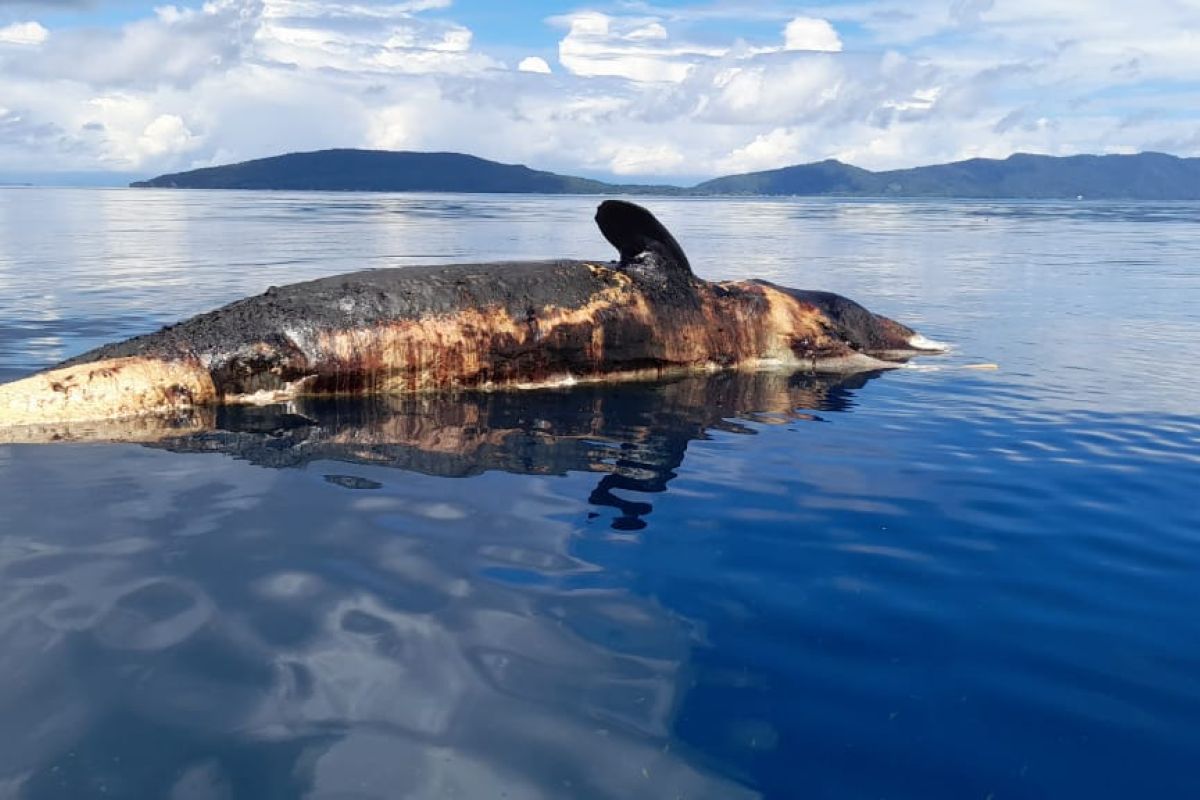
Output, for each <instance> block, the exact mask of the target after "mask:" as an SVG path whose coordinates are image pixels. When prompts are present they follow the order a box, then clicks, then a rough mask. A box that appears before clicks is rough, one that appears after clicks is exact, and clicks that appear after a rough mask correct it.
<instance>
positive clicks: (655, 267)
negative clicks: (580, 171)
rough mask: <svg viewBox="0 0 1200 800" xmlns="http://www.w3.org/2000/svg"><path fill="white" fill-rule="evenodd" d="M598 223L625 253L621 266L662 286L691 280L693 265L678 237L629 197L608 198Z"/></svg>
mask: <svg viewBox="0 0 1200 800" xmlns="http://www.w3.org/2000/svg"><path fill="white" fill-rule="evenodd" d="M596 224H597V225H599V226H600V232H601V233H603V234H604V238H605V239H607V240H608V241H609V243H611V244H612V246H613V247H615V248H617V251H618V252H619V253H620V254H621V269H623V270H625V271H626V272H629V273H631V274H633V275H634V276H635V277H639V278H642V279H644V280H647V281H649V282H651V283H652V284H655V285H658V286H665V285H667V284H671V283H676V282H679V281H690V280H691V278H692V277H693V273H692V267H691V265H690V264H689V263H688V259H687V256H686V255H684V252H683V248H682V247H680V246H679V243H678V242H676V241H675V237H674V236H672V235H671V233H670V232H669V231H668V230H667V229H666V228H664V227H663V224H662V223H661V222H659V221H658V220H657V219H655V218H654V215H653V214H651V213H650V212H649V211H647V210H646V209H644V208H642V207H641V206H639V205H635V204H634V203H630V202H627V201H625V200H605V201H604V202H603V203H601V204H600V207H599V208H598V209H596Z"/></svg>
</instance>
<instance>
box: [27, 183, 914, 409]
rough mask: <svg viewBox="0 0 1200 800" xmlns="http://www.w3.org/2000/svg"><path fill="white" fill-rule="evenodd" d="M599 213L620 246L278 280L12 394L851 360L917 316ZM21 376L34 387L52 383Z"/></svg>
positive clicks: (397, 386) (385, 383) (154, 397)
mask: <svg viewBox="0 0 1200 800" xmlns="http://www.w3.org/2000/svg"><path fill="white" fill-rule="evenodd" d="M596 221H597V223H598V225H599V227H600V230H601V232H602V233H603V235H604V237H605V238H606V239H607V240H608V241H609V242H610V243H611V244H612V245H613V246H614V247H616V248H617V250H618V252H619V253H620V260H619V261H617V262H608V263H602V262H599V261H596V262H588V261H565V260H560V261H536V262H498V263H487V264H458V265H451V266H426V267H408V268H401V269H380V270H367V271H363V272H355V273H350V274H346V275H338V276H333V277H328V278H321V279H319V280H313V281H306V282H303V283H297V284H292V285H289V286H283V287H271V288H270V289H268V290H267V291H266V292H264V293H263V294H261V295H257V296H254V297H249V298H246V299H244V300H239V301H237V302H234V303H231V304H230V305H227V306H225V307H223V308H219V309H217V310H215V311H212V312H209V313H207V314H201V315H199V316H197V317H193V318H192V319H189V320H187V321H185V322H182V323H179V324H177V325H172V326H168V327H166V328H164V329H162V330H160V331H158V332H156V333H152V334H148V335H145V336H138V337H135V338H133V339H130V340H128V341H124V342H120V343H116V344H111V345H106V346H104V347H100V348H98V349H96V350H93V351H91V352H89V353H85V354H83V355H81V356H78V357H75V358H72V359H70V360H69V361H66V362H64V363H62V364H59V365H57V366H56V367H54V368H52V370H50V371H49V372H47V373H43V374H44V375H45V376H46V377H45V380H44V381H43V384H46V385H47V386H48V388H49V390H50V394H51V395H53V394H54V393H58V394H60V395H62V397H58V398H55V397H50V399H49V400H43V399H42V398H39V397H37V396H34V395H32V394H31V395H29V396H30V397H32V400H27V399H25V395H20V394H19V391H26V387H19V391H18V388H17V387H11V386H10V389H9V391H10V395H11V396H12V398H14V399H11V400H10V401H9V405H10V406H11V407H12V408H14V409H16V410H17V412H18V413H20V412H21V409H26V408H29V407H30V406H31V405H35V406H36V405H38V404H43V403H44V404H48V405H47V407H49V405H53V404H57V405H55V407H56V408H60V407H63V408H65V411H66V412H70V410H71V409H70V408H69V407H67V401H66V400H65V399H64V398H68V397H69V396H73V395H72V393H80V395H81V396H86V397H93V398H94V397H97V396H100V390H99V388H96V389H95V390H93V389H90V388H88V387H89V386H91V385H92V383H94V382H96V381H106V382H107V384H106V388H105V390H104V391H105V392H107V394H106V395H105V396H106V397H109V398H111V400H106V401H105V403H109V404H110V405H112V406H114V407H113V409H112V413H111V416H114V417H115V416H119V415H122V414H128V413H133V412H140V410H142V409H146V410H149V408H150V407H158V406H162V405H163V404H167V405H176V404H179V405H182V404H184V403H186V402H201V403H210V402H222V401H228V402H237V401H240V400H242V399H253V400H254V401H255V402H261V401H262V400H263V393H268V394H270V395H271V396H272V397H274V398H276V399H284V398H286V397H297V396H302V395H325V394H396V393H405V392H409V391H422V390H453V389H462V388H471V387H482V388H499V387H504V386H532V385H545V384H547V383H557V382H560V381H567V382H573V381H577V380H601V379H604V380H607V379H610V378H612V377H614V376H624V377H633V376H640V375H645V374H646V373H651V374H658V375H662V374H665V373H668V372H678V371H689V370H695V369H713V368H722V367H731V366H738V365H749V364H754V363H762V362H770V363H792V364H797V365H799V364H803V365H807V366H809V367H810V368H811V369H815V370H822V371H835V372H857V371H863V370H870V369H878V368H880V366H881V362H880V361H879V359H890V360H895V359H897V358H903V357H905V355H904V354H905V353H906V352H908V353H910V354H911V352H913V348H912V347H911V346H910V343H911V341H912V340H913V337H914V332H913V331H912V330H911V329H909V328H907V327H905V326H903V325H900V324H898V323H896V322H894V321H892V320H890V319H887V318H886V317H882V316H879V315H877V314H873V313H871V312H870V311H868V310H867V309H865V308H863V307H862V306H860V305H858V304H857V303H854V302H853V301H851V300H848V299H846V298H844V297H841V296H839V295H835V294H831V293H828V292H806V291H800V290H793V289H784V288H781V287H778V286H774V285H772V284H770V283H767V282H765V281H740V282H730V283H709V282H707V281H704V280H701V279H700V278H698V277H696V275H695V274H694V273H693V272H692V269H691V266H690V264H689V262H688V258H687V256H686V255H685V254H684V252H683V249H682V248H681V247H680V246H679V243H678V242H677V241H676V240H675V239H674V237H673V236H672V235H671V234H670V233H669V232H668V231H667V230H666V228H664V227H663V225H662V224H661V223H660V222H659V221H658V220H657V219H655V218H654V216H653V215H651V214H650V212H648V211H647V210H646V209H644V208H641V207H640V206H637V205H634V204H632V203H628V202H623V201H616V200H606V201H605V202H603V203H601V204H600V206H599V208H598V210H597V212H596ZM898 354H899V355H898ZM164 365H165V366H170V365H175V366H177V367H179V368H180V369H182V370H183V371H182V372H180V371H179V370H178V369H177V370H176V371H175V373H172V374H173V377H171V378H170V380H171V381H175V380H179V377H180V376H182V377H183V379H185V380H186V381H187V382H188V385H187V387H183V388H179V389H178V390H174V389H173V388H172V387H173V386H174V384H172V385H170V386H167V387H166V388H167V389H168V390H170V391H153V387H151V390H149V391H143V393H142V395H139V396H138V397H137V398H134V400H133V401H131V402H125V400H124V397H123V395H125V394H127V393H128V392H130V387H129V385H128V384H127V383H122V381H125V380H126V378H124V377H122V376H123V375H125V374H126V371H127V370H129V369H135V368H136V369H142V370H143V372H142V373H140V374H142V375H144V376H150V375H157V374H159V373H160V372H163V374H166V372H165V371H164ZM81 366H87V367H88V369H86V370H84V371H82V372H79V371H78V370H76V368H77V367H81ZM130 374H132V373H130ZM137 380H140V381H141V382H143V383H145V382H151V383H153V382H154V380H155V379H153V378H149V377H143V378H139V379H137ZM27 386H28V392H31V393H34V394H36V392H44V391H45V389H46V388H47V387H46V386H43V385H42V384H38V383H36V382H34V383H32V384H27ZM138 388H139V389H144V388H145V387H138ZM143 398H144V399H143ZM177 398H178V399H177ZM51 401H53V403H51ZM108 407H109V406H107V405H104V404H97V407H96V408H95V409H89V410H88V411H87V413H88V414H93V413H100V414H104V413H109V412H107V411H106V408H108ZM54 413H63V412H60V411H55V412H54ZM81 413H82V412H81ZM22 419H23V420H24V421H26V422H35V423H36V422H40V421H41V418H39V417H36V416H32V417H31V415H29V414H25V416H24V417H22Z"/></svg>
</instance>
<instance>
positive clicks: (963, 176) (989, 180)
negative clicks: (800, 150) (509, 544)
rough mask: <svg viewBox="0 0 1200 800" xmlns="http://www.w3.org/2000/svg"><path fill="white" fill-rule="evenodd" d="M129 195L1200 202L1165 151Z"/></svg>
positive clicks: (516, 169) (353, 159)
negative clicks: (691, 178)
mask: <svg viewBox="0 0 1200 800" xmlns="http://www.w3.org/2000/svg"><path fill="white" fill-rule="evenodd" d="M130 186H131V187H133V188H159V189H226V190H228V189H241V190H260V191H341V192H427V193H439V194H440V193H454V194H459V193H461V194H492V195H518V194H562V195H585V196H592V195H635V196H637V195H640V196H651V197H730V198H736V197H830V198H855V199H873V198H874V199H881V200H890V199H914V200H915V199H925V200H952V199H960V200H1157V201H1188V200H1200V158H1180V157H1177V156H1173V155H1167V154H1164V153H1139V154H1136V155H1106V156H1095V155H1080V156H1043V155H1029V154H1023V153H1018V154H1014V155H1012V156H1009V157H1008V158H1005V159H982V158H976V159H969V160H967V161H958V162H953V163H949V164H935V165H931V166H924V167H913V168H910V169H901V170H887V171H882V172H872V171H870V170H866V169H862V168H859V167H854V166H851V165H848V164H843V163H842V162H840V161H835V160H827V161H820V162H816V163H811V164H799V165H796V166H791V167H783V168H781V169H775V170H766V171H762V172H751V173H745V174H741V175H730V176H725V177H721V178H715V179H712V180H708V181H703V182H701V183H698V184H696V185H694V186H690V187H680V186H669V185H662V184H658V185H653V184H617V183H607V182H604V181H599V180H594V179H591V178H580V177H575V176H571V175H560V174H556V173H553V172H546V171H541V170H534V169H530V168H529V167H526V166H524V165H515V164H501V163H498V162H495V161H488V160H486V159H482V158H478V157H476V156H471V155H465V154H462V153H418V152H408V151H384V150H352V149H338V150H319V151H313V152H307V153H288V154H284V155H280V156H272V157H270V158H262V159H255V160H253V161H245V162H241V163H237V164H230V165H226V166H219V167H207V168H204V169H197V170H191V171H188V172H180V173H172V174H166V175H160V176H158V177H155V178H151V179H149V180H145V181H134V182H132V183H131V184H130Z"/></svg>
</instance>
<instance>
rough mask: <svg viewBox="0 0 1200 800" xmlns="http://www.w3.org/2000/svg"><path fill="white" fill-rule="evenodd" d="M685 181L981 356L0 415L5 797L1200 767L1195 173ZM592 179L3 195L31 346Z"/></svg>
mask: <svg viewBox="0 0 1200 800" xmlns="http://www.w3.org/2000/svg"><path fill="white" fill-rule="evenodd" d="M647 202H648V204H649V205H651V207H652V208H653V209H654V211H655V212H656V213H658V214H659V216H660V218H662V219H663V221H664V222H665V223H666V224H667V225H668V226H669V227H670V228H671V229H672V230H673V231H674V232H675V233H676V236H677V238H678V239H679V240H680V242H681V243H682V244H683V246H684V247H685V249H687V250H688V252H689V254H690V256H691V260H692V263H693V265H694V266H695V268H696V269H697V271H698V272H699V273H701V274H702V275H704V276H705V277H709V278H736V277H749V276H756V277H766V278H769V279H771V280H775V281H778V282H780V283H784V284H788V285H793V286H798V287H802V288H814V289H829V290H833V291H838V292H841V293H844V294H846V295H848V296H851V297H853V298H855V299H857V300H859V301H861V302H863V303H864V304H866V305H867V306H868V307H870V308H872V309H873V310H876V311H879V312H882V313H886V314H889V315H891V316H894V317H896V318H898V319H901V320H903V321H905V322H908V323H911V324H913V325H915V326H916V327H918V328H919V329H920V330H921V331H922V332H923V333H925V334H926V335H928V336H930V337H933V338H937V339H941V340H947V341H950V342H952V343H954V345H955V350H954V351H953V352H952V353H951V354H949V355H948V356H944V357H939V358H927V359H923V360H922V361H921V363H922V364H923V365H924V366H926V367H932V366H936V367H937V369H906V370H900V371H895V372H890V373H888V374H885V375H881V376H874V377H865V378H862V379H854V380H850V381H842V382H838V381H824V380H818V379H816V378H813V377H811V376H806V375H788V374H781V373H770V372H768V373H760V374H746V375H715V376H708V377H704V378H692V379H687V380H677V381H671V382H665V383H647V384H636V385H627V386H616V387H590V388H586V389H576V390H564V391H554V392H542V393H530V394H515V395H510V394H496V395H476V396H471V395H468V396H463V397H458V398H428V399H394V398H393V399H377V400H373V401H368V402H361V403H346V402H340V403H328V402H325V403H315V402H305V403H299V404H297V405H296V406H295V407H292V408H287V409H283V408H278V409H263V410H258V411H240V412H239V411H228V412H223V413H222V414H221V415H220V416H219V417H218V418H216V419H214V420H211V424H210V425H209V426H208V427H207V429H206V430H204V431H201V432H190V431H186V430H181V431H179V432H177V433H176V434H175V435H172V436H169V437H166V438H160V439H158V440H157V441H154V442H149V443H147V444H144V445H139V444H88V445H47V446H29V445H22V446H0V523H2V524H0V743H2V746H0V797H10V796H11V797H19V798H83V797H121V798H124V797H129V798H157V797H169V798H188V799H193V798H276V797H278V798H291V797H302V796H305V797H320V798H327V797H336V798H401V797H412V798H442V797H444V798H464V797H465V798H502V797H508V798H576V797H577V798H635V797H636V798H641V797H645V798H676V797H680V798H750V797H768V798H913V799H914V800H917V799H920V800H929V799H931V798H955V799H957V798H978V800H986V798H989V797H991V798H993V800H1005V799H1006V798H1060V797H1087V798H1090V799H1092V800H1094V799H1095V798H1131V797H1163V798H1166V797H1172V798H1174V797H1193V796H1197V795H1200V773H1198V772H1197V771H1196V769H1195V764H1196V763H1200V623H1198V622H1197V609H1198V608H1200V580H1198V579H1197V575H1198V574H1200V503H1198V502H1197V500H1196V498H1197V497H1200V409H1198V407H1197V403H1196V400H1195V393H1194V391H1193V388H1192V385H1193V382H1194V380H1195V378H1196V376H1197V373H1198V369H1197V368H1198V367H1200V224H1197V223H1198V221H1200V206H1197V205H1146V204H1109V203H1105V204H1100V203H1062V204H1054V203H1005V204H996V203H975V202H955V203H916V202H913V203H895V202H888V203H883V202H863V201H844V202H843V201H802V200H795V201H792V200H788V201H771V202H767V201H753V200H745V201H742V200H674V199H672V200H666V199H656V200H649V201H647ZM593 209H594V201H593V200H590V199H587V198H541V197H517V198H506V197H435V196H399V195H396V196H386V195H347V194H339V195H320V194H308V195H304V194H295V195H292V194H257V193H245V194H242V193H229V194H226V193H219V192H218V193H206V192H157V191H119V190H111V191H110V190H61V189H56V190H34V189H4V190H0V377H3V378H6V379H7V378H11V377H16V376H18V375H21V374H24V373H26V372H28V371H30V370H32V369H35V368H38V367H41V366H45V365H48V364H50V363H53V362H55V361H57V360H59V359H61V358H64V357H67V356H69V355H72V354H74V353H77V352H80V351H81V350H83V349H85V348H87V347H90V346H93V345H95V344H98V343H100V342H103V341H108V340H111V339H114V338H120V337H124V336H127V335H131V334H134V333H138V332H143V331H146V330H149V329H153V328H154V327H156V326H158V325H160V324H163V323H167V322H171V321H174V320H176V319H178V318H180V317H182V316H185V315H189V314H192V313H196V312H199V311H203V310H206V309H208V308H211V307H213V306H215V305H217V304H220V303H223V302H226V301H229V300H233V299H236V298H237V297H240V296H242V295H244V294H248V293H253V292H259V291H262V290H263V289H264V288H265V287H266V286H268V285H271V284H280V283H286V282H290V281H294V280H300V279H304V278H308V277H313V276H318V275H325V274H332V273H336V272H341V271H346V270H350V269H358V268H362V267H370V266H387V265H396V264H409V263H411V264H416V263H435V262H453V261H463V260H493V259H503V258H542V257H553V256H578V257H587V258H607V257H609V254H608V251H607V247H606V245H605V243H604V242H603V240H602V239H601V237H600V236H599V234H598V233H597V232H596V231H595V229H594V227H593V226H592V222H591V214H592V211H593ZM983 362H990V363H995V364H997V365H998V366H999V369H998V370H996V371H976V370H969V369H964V368H963V367H964V366H966V365H970V364H977V363H983Z"/></svg>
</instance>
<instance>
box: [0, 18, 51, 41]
mask: <svg viewBox="0 0 1200 800" xmlns="http://www.w3.org/2000/svg"><path fill="white" fill-rule="evenodd" d="M49 36H50V31H48V30H46V29H45V28H44V27H42V25H41V24H40V23H37V22H14V23H13V24H11V25H6V26H4V27H3V28H0V44H16V45H38V44H41V43H42V42H44V41H46V39H47V38H48V37H49Z"/></svg>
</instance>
